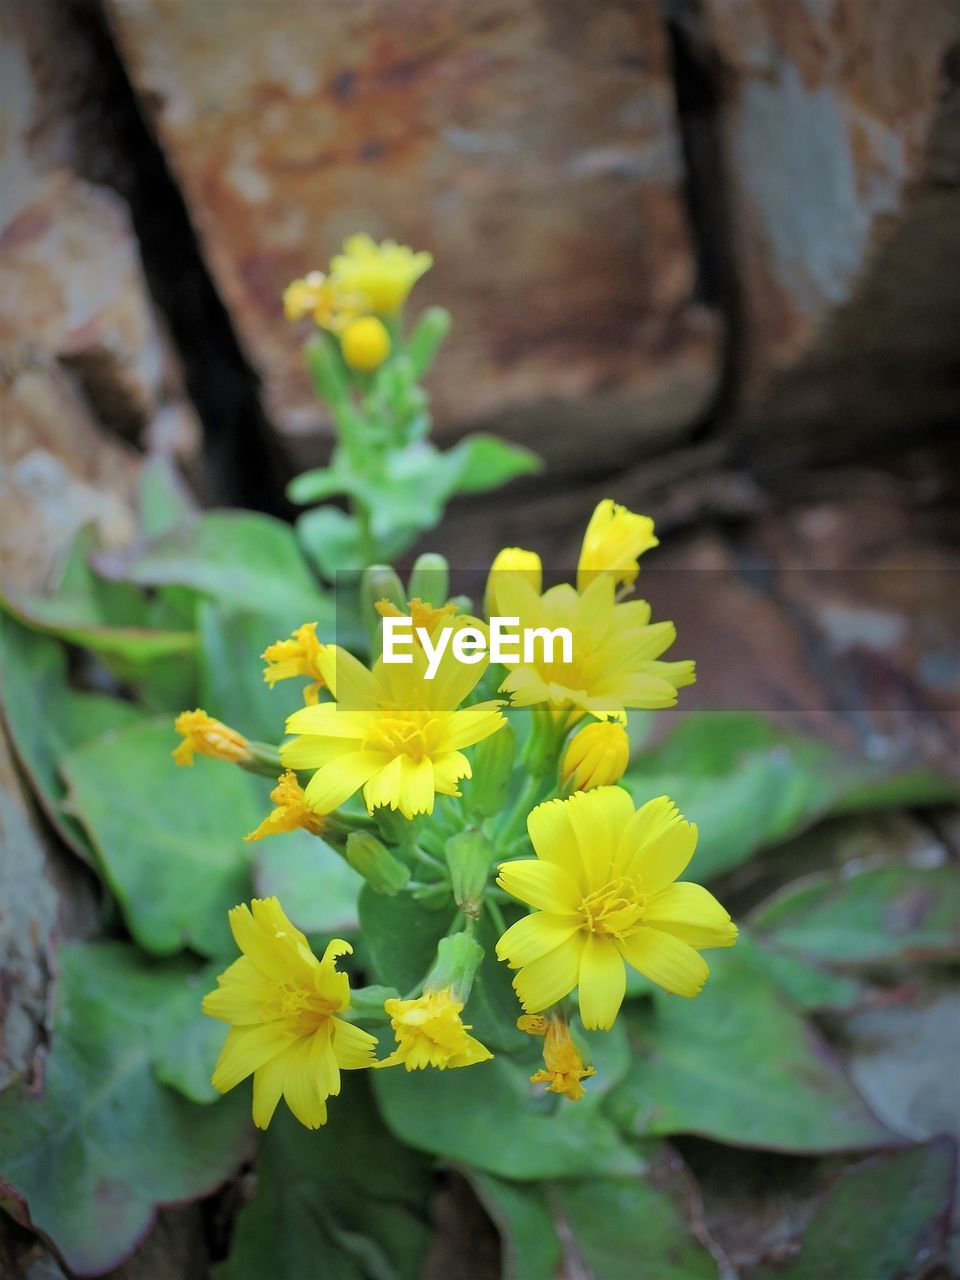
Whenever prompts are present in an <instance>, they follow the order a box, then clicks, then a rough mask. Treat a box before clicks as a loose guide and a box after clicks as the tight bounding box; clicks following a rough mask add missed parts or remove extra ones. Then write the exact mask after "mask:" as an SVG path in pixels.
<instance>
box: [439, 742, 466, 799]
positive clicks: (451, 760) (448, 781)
mask: <svg viewBox="0 0 960 1280" xmlns="http://www.w3.org/2000/svg"><path fill="white" fill-rule="evenodd" d="M472 776H473V771H472V769H471V768H470V761H469V760H468V759H467V757H466V756H465V755H463V754H462V752H460V751H448V752H446V753H445V754H444V755H442V756H434V759H433V785H434V787H435V789H436V790H437V791H438V792H439V793H440V795H444V796H458V795H459V794H460V788H459V786H458V785H457V784H458V783H459V781H460V779H461V778H470V777H472Z"/></svg>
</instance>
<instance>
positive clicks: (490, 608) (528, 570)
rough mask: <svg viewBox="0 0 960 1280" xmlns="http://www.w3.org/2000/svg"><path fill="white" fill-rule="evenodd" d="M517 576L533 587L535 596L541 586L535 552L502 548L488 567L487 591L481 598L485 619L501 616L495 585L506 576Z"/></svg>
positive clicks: (541, 576) (538, 563)
mask: <svg viewBox="0 0 960 1280" xmlns="http://www.w3.org/2000/svg"><path fill="white" fill-rule="evenodd" d="M510 574H517V575H518V576H519V577H521V578H526V580H527V581H528V582H529V583H530V585H531V586H532V587H533V589H534V591H536V592H537V594H538V595H539V594H540V589H541V587H542V586H543V566H542V565H541V563H540V557H539V556H538V555H537V553H536V552H535V551H524V550H523V548H522V547H504V549H503V550H502V551H500V552H498V553H497V557H496V559H495V560H494V562H493V564H492V565H491V566H490V573H489V574H488V575H487V590H486V593H485V594H484V597H483V607H484V609H485V611H486V614H487V617H488V618H492V617H493V616H494V615H495V614H503V610H502V609H501V608H500V607H499V605H498V603H497V584H498V582H504V581H505V580H507V578H508V575H510Z"/></svg>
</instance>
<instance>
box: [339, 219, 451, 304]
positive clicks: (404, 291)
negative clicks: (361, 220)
mask: <svg viewBox="0 0 960 1280" xmlns="http://www.w3.org/2000/svg"><path fill="white" fill-rule="evenodd" d="M432 266H433V257H432V256H431V255H430V254H429V253H414V251H413V250H412V249H411V248H409V247H408V246H407V245H405V244H397V242H396V241H395V240H384V241H383V242H382V243H381V244H377V242H376V241H375V240H374V239H372V237H370V236H368V235H366V234H365V233H363V232H361V233H358V234H357V235H353V236H350V237H349V239H347V240H346V241H345V242H344V246H343V253H338V254H337V255H336V256H335V257H334V258H333V259H332V261H331V263H330V269H331V273H332V275H333V277H334V279H335V280H337V281H338V282H339V283H340V284H341V285H342V286H343V287H344V288H346V289H348V290H349V291H350V292H353V293H359V294H362V296H363V298H364V300H365V302H366V303H367V306H368V307H369V309H370V310H371V311H373V312H374V313H375V314H377V315H381V316H388V315H392V314H393V313H394V312H395V311H399V310H400V308H401V307H402V306H403V304H404V303H405V302H406V300H407V297H408V295H409V293H410V290H411V289H412V288H413V286H414V285H415V284H416V283H417V281H418V280H419V279H420V277H421V276H422V275H423V274H424V273H425V272H426V271H429V270H430V268H431V267H432Z"/></svg>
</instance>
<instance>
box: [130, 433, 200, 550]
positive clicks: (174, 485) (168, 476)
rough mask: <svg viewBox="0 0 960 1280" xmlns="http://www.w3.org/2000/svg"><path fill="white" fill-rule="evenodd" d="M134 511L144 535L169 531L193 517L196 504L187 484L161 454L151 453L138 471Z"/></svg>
mask: <svg viewBox="0 0 960 1280" xmlns="http://www.w3.org/2000/svg"><path fill="white" fill-rule="evenodd" d="M137 510H138V513H139V516H140V532H141V533H142V534H143V536H144V537H145V538H156V537H159V536H160V534H163V533H169V532H170V531H171V530H172V529H176V528H178V527H179V526H180V525H182V524H185V523H186V522H187V521H189V520H192V519H194V518H195V516H196V504H195V502H194V501H193V499H192V498H191V496H190V494H189V491H188V490H187V487H186V485H185V484H184V482H183V480H182V479H181V477H180V474H179V472H178V471H177V469H176V467H175V466H174V465H173V463H172V462H171V461H170V459H169V458H167V457H165V456H164V455H163V454H160V453H153V454H150V455H149V456H148V457H147V459H146V461H145V462H144V464H143V466H142V468H141V470H140V476H139V479H138V481H137Z"/></svg>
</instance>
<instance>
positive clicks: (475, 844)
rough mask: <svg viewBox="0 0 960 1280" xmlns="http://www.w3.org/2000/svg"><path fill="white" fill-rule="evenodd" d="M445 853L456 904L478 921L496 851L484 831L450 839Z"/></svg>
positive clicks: (461, 834) (458, 835) (462, 832)
mask: <svg viewBox="0 0 960 1280" xmlns="http://www.w3.org/2000/svg"><path fill="white" fill-rule="evenodd" d="M500 732H501V733H502V732H503V730H502V729H501V731H500ZM494 737H496V735H494ZM444 853H445V855H446V859H447V866H448V867H449V868H450V887H451V889H452V890H453V897H454V901H455V902H456V904H457V906H458V907H459V908H460V910H461V911H462V912H463V914H464V915H466V916H472V917H473V918H474V919H476V918H477V917H478V916H479V915H480V904H481V902H482V901H483V891H484V889H485V888H486V887H487V877H488V876H489V874H490V867H491V866H492V865H493V860H494V857H495V855H496V850H495V849H494V847H493V845H492V844H491V843H490V841H489V840H488V839H487V837H486V836H485V835H484V834H483V833H482V832H481V831H461V832H459V833H458V834H457V835H455V836H451V837H450V839H449V840H448V841H447V843H446V845H445V847H444Z"/></svg>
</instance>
